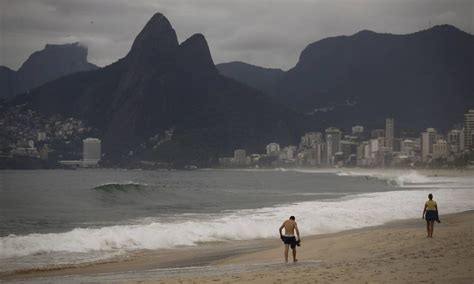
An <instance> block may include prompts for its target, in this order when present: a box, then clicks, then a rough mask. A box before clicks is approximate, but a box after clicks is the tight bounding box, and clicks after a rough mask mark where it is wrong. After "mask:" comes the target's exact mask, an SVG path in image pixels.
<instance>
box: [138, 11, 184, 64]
mask: <svg viewBox="0 0 474 284" xmlns="http://www.w3.org/2000/svg"><path fill="white" fill-rule="evenodd" d="M177 47H178V38H177V36H176V32H175V30H174V29H173V27H172V26H171V24H170V22H169V21H168V19H167V18H166V17H165V16H163V15H162V14H160V13H156V14H155V15H153V17H151V19H150V20H149V21H148V22H147V24H146V25H145V27H144V28H143V29H142V31H141V32H140V33H139V34H138V36H137V37H136V38H135V41H134V42H133V45H132V49H131V50H130V53H129V55H131V56H144V58H145V59H146V60H147V61H150V59H151V61H152V62H154V61H155V60H160V59H163V58H166V57H168V56H169V55H170V53H174V52H175V51H176V48H177Z"/></svg>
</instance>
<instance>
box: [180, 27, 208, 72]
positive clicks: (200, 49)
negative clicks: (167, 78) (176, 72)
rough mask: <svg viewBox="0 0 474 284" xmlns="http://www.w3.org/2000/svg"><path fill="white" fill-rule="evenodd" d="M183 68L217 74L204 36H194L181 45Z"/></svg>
mask: <svg viewBox="0 0 474 284" xmlns="http://www.w3.org/2000/svg"><path fill="white" fill-rule="evenodd" d="M179 48H180V62H181V64H180V65H181V66H183V67H184V68H185V69H188V70H193V71H196V70H201V71H205V72H207V73H209V72H211V73H217V70H216V67H215V65H214V61H213V60H212V56H211V52H210V50H209V45H208V44H207V41H206V38H205V37H204V36H203V35H202V34H194V35H192V36H191V37H189V38H188V39H187V40H185V41H184V42H182V43H181V45H180V47H179Z"/></svg>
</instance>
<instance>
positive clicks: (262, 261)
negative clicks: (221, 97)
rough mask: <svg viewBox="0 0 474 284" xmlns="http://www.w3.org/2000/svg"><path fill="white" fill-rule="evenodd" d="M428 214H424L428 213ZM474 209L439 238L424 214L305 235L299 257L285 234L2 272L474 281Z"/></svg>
mask: <svg viewBox="0 0 474 284" xmlns="http://www.w3.org/2000/svg"><path fill="white" fill-rule="evenodd" d="M420 215H421V213H420ZM473 233H474V211H470V212H464V213H456V214H450V215H444V216H442V223H441V224H435V231H434V238H432V239H428V238H426V229H425V222H424V221H423V220H422V219H421V216H420V218H419V219H416V220H404V221H397V222H392V223H389V224H386V225H382V226H377V227H370V228H363V229H357V230H351V231H345V232H340V233H336V234H327V235H320V236H310V237H303V238H302V239H303V241H302V246H301V247H299V248H298V259H299V261H298V263H296V264H293V263H288V264H285V263H283V246H282V244H281V241H280V240H279V239H275V240H256V241H241V242H229V243H215V244H204V245H201V246H197V247H192V248H179V249H173V250H162V251H143V252H139V253H135V254H132V255H129V256H128V257H126V258H119V259H115V260H113V261H110V262H108V263H102V264H99V263H97V264H92V265H84V266H82V267H71V268H60V269H59V268H58V269H56V270H42V271H24V272H17V273H13V274H9V275H2V276H0V279H3V280H6V281H8V282H10V281H14V282H17V281H18V282H31V283H33V282H34V283H41V282H43V283H51V282H56V283H68V282H73V283H77V282H96V283H97V282H100V283H103V282H114V283H116V282H125V283H240V282H241V283H280V282H281V283H333V282H336V283H342V282H345V283H407V282H410V283H421V282H429V283H432V282H434V283H473V282H474V272H473V269H474V239H473V238H474V237H473V236H474V235H473Z"/></svg>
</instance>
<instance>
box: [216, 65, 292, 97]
mask: <svg viewBox="0 0 474 284" xmlns="http://www.w3.org/2000/svg"><path fill="white" fill-rule="evenodd" d="M216 67H217V70H219V73H221V74H222V75H224V76H227V77H229V78H232V79H235V80H237V81H239V82H243V83H245V84H247V85H249V86H250V87H253V88H255V89H257V90H260V91H262V92H264V93H267V94H273V93H274V92H276V90H275V89H274V88H275V85H276V82H278V80H280V79H281V78H282V77H283V75H284V74H285V72H284V71H283V70H281V69H275V68H263V67H259V66H255V65H251V64H247V63H244V62H239V61H233V62H228V63H221V64H217V65H216Z"/></svg>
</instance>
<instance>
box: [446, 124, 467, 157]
mask: <svg viewBox="0 0 474 284" xmlns="http://www.w3.org/2000/svg"><path fill="white" fill-rule="evenodd" d="M448 144H449V146H450V148H451V151H452V152H454V153H459V152H461V151H464V129H454V130H451V131H449V133H448Z"/></svg>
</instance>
